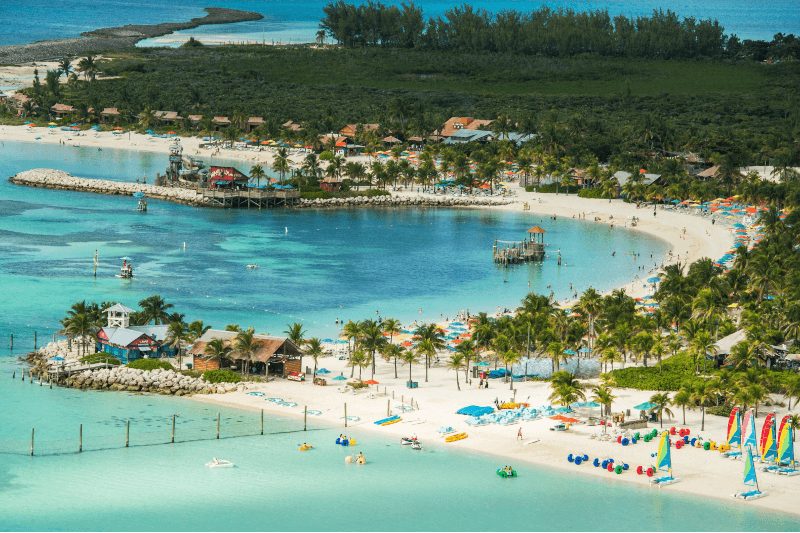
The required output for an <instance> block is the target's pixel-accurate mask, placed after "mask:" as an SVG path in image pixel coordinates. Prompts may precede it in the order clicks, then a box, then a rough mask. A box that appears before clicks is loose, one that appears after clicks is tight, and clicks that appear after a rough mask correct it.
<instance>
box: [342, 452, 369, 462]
mask: <svg viewBox="0 0 800 533" xmlns="http://www.w3.org/2000/svg"><path fill="white" fill-rule="evenodd" d="M344 462H345V463H356V464H357V465H363V464H366V463H367V459H366V458H365V457H364V456H363V455H361V454H360V453H359V454H358V455H356V456H355V457H354V456H352V455H348V456H347V457H345V458H344Z"/></svg>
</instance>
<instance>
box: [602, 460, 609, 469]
mask: <svg viewBox="0 0 800 533" xmlns="http://www.w3.org/2000/svg"><path fill="white" fill-rule="evenodd" d="M601 466H602V467H603V470H605V469H606V468H608V459H606V460H605V461H603V463H602V465H601Z"/></svg>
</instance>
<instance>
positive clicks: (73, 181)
mask: <svg viewBox="0 0 800 533" xmlns="http://www.w3.org/2000/svg"><path fill="white" fill-rule="evenodd" d="M8 181H10V182H11V183H14V184H17V185H27V186H29V187H42V188H45V189H59V190H65V191H81V192H92V193H98V194H116V195H124V196H131V195H133V194H134V193H137V192H141V193H144V195H145V196H146V197H147V198H157V199H159V200H167V201H170V202H177V203H180V204H186V205H193V206H197V207H216V206H213V205H212V204H211V203H210V202H209V201H208V200H206V199H204V198H203V196H202V194H198V193H197V191H195V190H194V189H183V188H180V187H158V186H156V185H145V184H141V183H129V182H122V181H110V180H98V179H89V178H76V177H75V176H73V175H71V174H69V173H67V172H63V171H61V170H53V169H49V168H36V169H33V170H26V171H24V172H20V173H19V174H17V175H16V176H12V177H10V178H8ZM513 202H514V200H509V199H507V198H488V197H484V198H463V197H455V196H444V195H442V196H429V195H426V196H389V195H385V196H373V197H370V198H367V197H366V196H358V197H354V198H325V199H322V198H317V199H314V200H307V199H305V198H301V199H300V200H299V201H298V203H297V204H296V205H295V208H298V209H303V208H337V207H338V208H345V207H478V206H488V205H506V204H510V203H513Z"/></svg>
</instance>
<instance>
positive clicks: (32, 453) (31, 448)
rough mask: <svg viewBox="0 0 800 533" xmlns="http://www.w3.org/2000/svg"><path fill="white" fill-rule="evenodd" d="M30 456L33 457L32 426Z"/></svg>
mask: <svg viewBox="0 0 800 533" xmlns="http://www.w3.org/2000/svg"><path fill="white" fill-rule="evenodd" d="M31 457H33V428H31Z"/></svg>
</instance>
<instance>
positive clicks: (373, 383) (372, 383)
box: [364, 379, 380, 385]
mask: <svg viewBox="0 0 800 533" xmlns="http://www.w3.org/2000/svg"><path fill="white" fill-rule="evenodd" d="M364 383H366V384H367V385H380V383H378V382H377V381H375V380H374V379H368V380H367V381H365V382H364Z"/></svg>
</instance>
